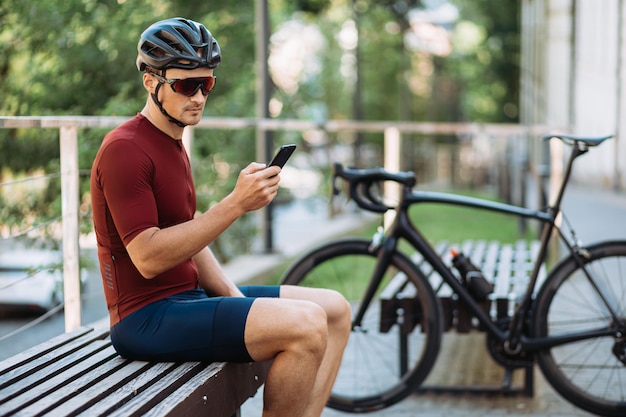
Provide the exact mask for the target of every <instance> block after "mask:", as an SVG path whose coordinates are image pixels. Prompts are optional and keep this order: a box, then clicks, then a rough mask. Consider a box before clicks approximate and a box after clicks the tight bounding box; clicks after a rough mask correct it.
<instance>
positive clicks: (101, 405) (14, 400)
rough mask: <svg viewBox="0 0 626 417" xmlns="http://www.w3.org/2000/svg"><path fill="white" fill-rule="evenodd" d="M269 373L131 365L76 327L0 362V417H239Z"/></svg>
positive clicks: (102, 330)
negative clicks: (45, 415)
mask: <svg viewBox="0 0 626 417" xmlns="http://www.w3.org/2000/svg"><path fill="white" fill-rule="evenodd" d="M269 365H270V363H269V362H262V363H243V364H237V363H223V362H221V363H202V362H182V363H175V362H142V361H131V360H127V359H123V358H122V357H120V356H119V355H118V354H117V353H116V352H115V350H114V349H113V347H112V346H111V341H110V338H109V329H108V326H103V325H95V326H93V327H81V328H79V329H77V330H75V331H72V332H69V333H66V334H63V335H60V336H58V337H56V338H54V339H51V340H49V341H47V342H44V343H42V344H40V345H38V346H35V347H33V348H31V349H29V350H27V351H25V352H23V353H20V354H17V355H15V356H13V357H11V358H8V359H6V360H4V361H2V362H0V415H3V416H4V415H13V414H18V415H20V416H33V415H43V414H49V415H54V416H78V415H81V416H89V417H92V416H102V415H107V416H124V417H127V416H196V415H203V416H215V417H230V416H239V415H240V411H239V408H240V406H241V404H243V402H245V401H246V400H247V399H248V398H250V397H252V396H254V395H255V393H256V392H257V390H258V388H259V387H260V386H261V385H262V384H263V383H264V382H265V377H266V375H267V371H268V369H269Z"/></svg>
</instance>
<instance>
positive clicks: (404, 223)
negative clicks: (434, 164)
mask: <svg viewBox="0 0 626 417" xmlns="http://www.w3.org/2000/svg"><path fill="white" fill-rule="evenodd" d="M587 151H588V148H587V145H585V144H584V143H582V142H574V147H573V150H572V153H571V155H570V157H569V160H568V163H567V165H566V170H565V175H564V178H563V182H562V183H561V186H560V188H559V191H558V193H557V196H556V198H555V201H554V203H553V205H552V206H550V207H548V208H547V210H546V211H540V210H531V209H528V208H524V207H520V206H515V205H511V204H505V203H498V202H493V201H489V200H483V199H479V198H472V197H466V196H460V195H455V194H448V193H441V192H423V191H413V190H412V188H411V187H409V186H403V189H402V198H401V201H400V203H399V205H398V207H397V208H396V216H395V219H394V221H393V222H392V224H391V225H390V226H389V229H388V230H387V231H386V232H385V234H384V240H383V242H382V245H380V247H379V248H378V250H379V253H378V262H377V266H376V268H375V271H374V275H373V279H372V280H371V282H370V285H369V287H368V289H367V290H366V294H365V297H364V302H363V303H362V305H361V311H358V312H357V314H356V315H355V319H354V323H353V327H354V328H359V326H360V322H361V320H362V318H363V314H364V310H365V309H366V308H367V305H368V304H369V303H370V302H371V301H372V299H373V297H374V294H375V292H376V289H377V288H378V286H379V285H380V281H381V280H382V274H383V271H384V270H385V269H386V266H387V264H388V262H389V259H390V257H391V255H392V254H393V253H394V251H395V250H396V249H397V245H398V242H399V240H400V239H405V240H406V241H407V242H408V243H409V244H410V245H412V246H413V247H414V248H415V249H416V250H417V251H419V252H420V253H421V254H422V255H423V256H424V259H425V260H426V262H428V263H429V264H430V265H431V266H432V267H433V269H434V270H435V271H436V272H437V273H439V275H440V276H441V277H442V279H443V280H444V281H445V282H446V283H447V284H448V285H449V286H450V287H451V288H452V289H453V290H454V292H455V293H456V294H458V296H459V298H460V299H461V300H462V301H464V302H465V303H466V305H467V306H468V308H469V309H470V310H471V312H472V313H473V314H474V315H475V317H476V318H477V319H478V320H479V322H480V323H481V324H482V325H483V326H484V327H485V329H486V330H487V331H488V332H489V333H490V334H491V335H493V337H495V339H496V340H498V341H499V342H500V343H502V344H503V346H504V349H505V351H506V352H507V353H509V354H512V355H515V354H518V353H519V352H521V351H536V350H541V349H546V348H550V347H553V346H557V345H561V344H565V343H570V342H572V341H576V340H582V339H587V338H593V337H598V336H601V335H611V334H614V331H611V329H609V328H607V329H601V330H595V331H588V332H581V333H579V334H575V335H566V336H565V335H564V336H550V337H546V338H536V339H532V338H528V337H525V336H524V335H523V334H522V332H523V328H524V323H525V322H526V319H527V317H528V313H529V311H530V310H531V309H532V302H533V293H534V290H535V287H536V285H537V279H538V276H539V272H540V269H541V265H542V264H543V262H544V261H545V259H546V256H547V251H548V245H549V244H550V242H551V239H552V235H553V232H554V231H555V230H556V231H557V232H558V234H559V237H560V240H561V241H562V242H564V243H565V245H566V247H567V248H568V250H569V252H570V253H571V254H572V256H573V257H574V258H575V259H576V261H577V262H578V263H579V265H580V267H581V269H582V270H583V271H585V274H586V275H587V279H588V280H589V281H590V283H591V284H592V286H593V287H594V288H595V289H596V291H597V292H598V295H599V296H600V297H601V298H602V300H603V302H604V303H605V305H606V306H607V308H608V310H609V312H610V313H611V315H612V316H613V317H614V318H617V313H616V312H615V311H614V310H613V309H612V308H611V306H610V304H609V303H608V302H607V300H606V298H605V297H604V295H603V294H602V291H601V290H600V289H599V288H598V287H597V285H596V284H595V282H594V280H593V279H592V277H591V275H590V274H589V272H588V271H587V269H586V268H585V266H584V262H583V261H582V260H581V256H583V255H582V252H583V251H582V250H581V249H580V248H579V247H578V246H577V245H576V244H572V243H570V242H569V240H568V239H567V238H566V237H565V236H564V234H563V232H562V231H561V228H560V227H559V226H558V225H557V224H556V219H557V218H558V216H559V214H560V211H561V202H562V199H563V195H564V192H565V189H566V186H567V183H568V181H569V178H570V175H571V172H572V166H573V162H574V160H575V159H576V158H577V157H578V156H580V155H582V154H584V153H586V152H587ZM420 203H443V204H447V205H454V206H463V207H468V208H477V209H482V210H490V211H494V212H498V213H503V214H508V215H512V216H516V217H519V218H527V219H534V220H537V221H538V222H540V223H541V224H542V225H543V226H542V233H541V239H540V243H541V244H540V249H539V252H538V254H537V258H536V260H535V263H534V266H533V270H532V272H531V275H530V281H529V283H528V286H527V290H526V293H525V294H524V296H523V297H522V299H521V302H520V303H519V304H518V306H517V307H516V310H515V312H514V314H513V316H512V318H511V323H510V327H509V330H508V331H506V330H502V329H500V328H499V327H498V326H497V325H496V324H495V323H494V322H493V321H492V320H491V318H490V317H489V315H488V313H486V312H485V311H484V310H483V309H482V308H481V307H480V305H479V304H478V303H477V302H476V301H475V300H474V299H473V297H472V296H471V294H470V292H469V290H468V289H467V288H466V287H465V286H464V285H462V284H461V282H459V280H458V279H457V278H456V277H455V275H454V274H453V273H452V271H451V270H450V268H449V267H448V266H447V265H446V264H445V263H444V262H443V260H442V258H441V257H440V255H438V254H437V252H436V251H435V249H434V248H433V247H432V246H431V244H430V243H429V241H428V240H427V239H426V238H425V237H424V236H423V235H422V234H421V232H420V231H419V229H418V228H416V227H415V226H414V224H413V222H412V220H411V218H410V216H409V214H408V209H409V207H410V206H412V205H414V204H420Z"/></svg>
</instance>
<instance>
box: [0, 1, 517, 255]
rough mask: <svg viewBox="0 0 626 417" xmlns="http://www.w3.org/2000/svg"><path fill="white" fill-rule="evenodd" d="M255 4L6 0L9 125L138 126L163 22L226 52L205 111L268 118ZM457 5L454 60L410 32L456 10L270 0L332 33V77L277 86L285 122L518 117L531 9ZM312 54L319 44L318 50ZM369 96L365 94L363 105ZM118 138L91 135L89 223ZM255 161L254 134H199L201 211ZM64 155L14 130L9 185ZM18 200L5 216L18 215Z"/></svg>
mask: <svg viewBox="0 0 626 417" xmlns="http://www.w3.org/2000/svg"><path fill="white" fill-rule="evenodd" d="M255 1H256V0H246V1H243V0H229V1H214V2H207V1H204V0H144V1H132V0H37V1H23V0H3V1H2V2H0V88H1V89H2V92H3V93H2V95H0V115H9V116H29V115H30V116H39V115H72V114H74V115H113V116H129V117H130V116H133V115H134V114H136V113H137V112H138V111H140V110H141V108H142V107H143V105H144V103H145V100H146V93H145V91H144V90H143V88H142V86H141V75H140V74H139V73H138V71H137V69H136V67H135V58H136V45H137V40H138V38H139V34H140V33H141V32H142V31H143V30H144V29H145V28H146V27H147V26H148V25H149V24H151V23H153V22H154V21H156V20H159V19H164V18H168V17H172V16H184V17H188V18H192V19H194V20H198V21H201V22H203V23H204V24H205V25H206V26H207V27H208V28H209V30H210V31H211V32H212V33H213V34H214V35H215V36H216V38H217V40H218V42H219V43H220V46H221V48H222V52H223V61H222V64H221V65H220V67H219V68H218V69H217V71H216V75H217V77H218V79H217V86H216V88H215V90H214V91H213V92H212V93H211V95H210V97H209V101H208V103H207V106H206V112H205V115H206V116H215V117H219V116H228V117H255V115H256V108H255V102H256V72H257V71H256V63H255V59H256V54H255V45H256V41H255V36H256V30H255V27H256V21H255V19H256V16H255ZM450 1H451V2H452V3H453V4H455V5H456V6H457V7H458V9H459V10H460V18H459V19H458V20H457V21H456V22H454V23H453V24H450V25H448V26H447V27H446V29H447V30H449V33H450V39H451V42H452V53H451V54H450V55H448V56H435V55H433V54H431V53H430V52H428V51H424V50H415V49H411V48H410V47H409V46H408V45H407V43H406V38H405V36H404V35H405V34H406V32H407V31H408V30H409V29H410V22H409V10H410V9H411V8H415V7H417V8H419V7H422V6H423V4H425V3H429V4H441V3H442V2H437V1H435V0H431V1H428V2H425V1H420V0H410V1H401V0H381V1H377V2H367V1H364V0H333V1H330V0H298V1H296V2H290V1H286V0H271V1H269V10H270V21H271V22H270V23H271V31H272V33H273V34H274V33H276V32H277V31H278V30H279V29H280V28H281V27H282V26H283V24H284V23H286V22H292V21H299V22H301V24H302V25H304V26H303V27H306V25H308V26H310V27H314V28H316V29H317V30H318V32H319V33H320V34H321V36H322V37H323V44H322V45H321V47H320V48H319V50H318V49H316V50H317V51H318V52H317V56H316V59H317V61H316V65H317V64H319V65H318V66H319V68H318V69H317V70H315V71H309V72H306V75H303V76H301V78H300V79H299V81H298V82H299V83H298V86H297V89H296V91H285V90H281V89H280V88H279V87H278V86H277V85H274V86H273V87H274V88H273V90H272V98H273V99H274V100H275V101H276V102H277V103H280V105H281V111H280V112H279V114H278V115H277V116H276V117H280V118H301V119H312V120H318V121H323V120H326V119H351V118H355V117H359V118H362V119H367V120H428V121H461V120H469V121H479V122H514V121H516V120H517V107H516V106H517V97H518V87H517V82H518V81H517V80H518V73H519V66H518V60H519V5H518V2H517V1H515V0H503V1H501V2H499V3H498V7H493V4H492V3H493V2H490V1H488V0H450ZM350 22H355V24H356V27H358V33H359V39H358V50H353V49H350V48H349V47H346V45H344V44H342V42H341V40H340V37H341V35H342V34H343V33H344V29H345V28H346V27H349V24H350ZM275 42H277V41H276V40H275V39H272V44H274V43H275ZM301 49H302V50H304V51H309V50H312V49H313V48H312V45H310V44H305V45H304V46H302V47H301ZM356 57H358V58H359V61H358V65H357V64H356V62H354V59H355V58H356ZM291 64H292V63H288V66H291ZM293 65H295V63H294V64H293ZM305 69H306V70H311V68H305ZM356 74H358V75H359V78H358V83H357V79H356ZM274 82H276V80H274ZM357 88H358V90H357ZM357 93H358V94H357ZM355 97H357V98H360V99H359V100H357V101H358V102H355ZM105 133H106V130H104V129H85V130H81V131H80V134H79V142H80V168H81V170H83V171H84V172H85V175H84V176H83V177H82V178H81V190H82V192H83V197H82V200H81V201H83V204H82V206H81V207H82V208H81V212H82V213H84V214H85V215H88V213H89V208H88V206H89V205H88V194H87V192H88V188H89V187H88V174H87V173H88V172H89V169H90V167H91V163H92V160H93V157H94V155H95V153H96V151H97V149H98V146H99V144H100V142H101V140H102V137H103V136H104V134H105ZM363 139H365V141H366V142H368V143H369V144H374V145H376V144H377V143H380V142H381V140H382V135H380V134H368V135H363ZM331 140H333V141H334V140H337V141H345V142H350V141H352V140H353V138H352V137H351V135H349V134H348V135H338V136H337V137H331ZM274 141H275V142H276V143H279V142H287V141H289V142H292V141H293V142H298V143H301V144H302V145H303V146H301V149H302V150H303V151H304V149H306V147H307V143H305V142H304V141H302V139H301V135H300V133H299V132H277V133H276V134H275V136H274ZM255 158H256V154H255V132H254V131H253V130H252V129H247V130H240V131H229V130H216V131H209V130H200V129H197V130H196V138H195V141H194V149H193V166H194V175H195V178H196V185H197V186H198V209H199V210H206V209H207V208H208V207H210V205H211V204H214V203H215V202H217V201H219V200H220V199H221V198H222V197H223V196H224V195H226V194H227V193H228V192H229V191H230V190H231V189H232V187H233V186H234V183H235V180H236V176H237V174H238V172H239V171H240V170H241V169H242V168H243V167H244V166H245V165H247V164H248V163H249V162H250V161H252V160H254V159H255ZM58 159H59V155H58V132H56V131H55V130H52V129H50V130H48V129H20V130H10V129H2V130H0V182H1V180H2V176H3V174H4V175H6V174H7V173H10V174H11V175H21V174H27V173H32V172H35V171H36V172H43V173H44V174H49V173H52V172H54V171H51V169H56V168H55V167H58ZM52 191H54V190H53V189H51V190H50V192H47V193H45V194H44V196H43V198H44V199H45V201H44V203H42V204H43V205H42V206H41V207H42V209H43V208H44V207H51V208H55V207H56V208H58V207H59V206H60V204H59V198H60V196H59V195H58V194H57V195H54V193H53V192H52ZM0 196H2V193H0ZM5 203H6V204H8V203H7V202H6V201H2V209H3V210H5V211H6V210H8V206H7V205H6V204H5ZM28 207H29V206H27V205H24V204H22V206H20V207H18V208H16V211H15V212H12V214H10V213H5V214H7V216H9V217H5V216H4V215H3V216H2V217H0V218H1V219H2V221H3V222H6V221H7V219H8V218H14V219H17V218H18V217H19V216H27V215H28V210H34V209H35V208H34V207H30V208H28ZM44 211H48V210H47V208H46V209H45V210H44ZM11 216H12V217H11ZM30 217H31V218H32V217H33V216H30ZM239 223H241V225H242V226H241V227H242V230H243V231H238V230H233V232H232V233H233V234H234V235H236V236H238V237H237V239H240V240H241V241H242V242H241V243H239V244H236V245H234V246H235V247H237V245H239V247H242V245H245V244H248V243H249V239H247V241H246V237H247V236H249V235H250V234H251V233H253V232H254V230H253V229H254V228H253V226H252V224H253V223H254V222H252V221H248V220H244V221H242V222H238V224H239ZM222 246H223V247H224V249H223V253H224V256H225V257H226V256H229V255H228V254H229V253H230V252H232V250H231V249H229V248H227V246H228V245H226V244H223V245H222Z"/></svg>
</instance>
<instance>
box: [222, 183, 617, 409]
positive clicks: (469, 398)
mask: <svg viewBox="0 0 626 417" xmlns="http://www.w3.org/2000/svg"><path fill="white" fill-rule="evenodd" d="M319 208H320V207H317V209H313V210H311V211H310V212H309V213H308V214H309V217H308V218H309V220H307V221H304V222H303V221H302V220H301V219H302V216H293V219H299V220H293V223H292V220H290V217H289V216H285V217H284V218H283V217H281V218H279V220H278V221H277V225H276V246H277V248H278V251H279V253H280V254H276V255H260V256H250V257H246V258H241V259H239V260H237V261H236V262H234V263H232V264H231V265H227V266H226V268H227V272H229V273H230V274H231V275H232V276H236V277H237V279H238V280H239V281H245V280H246V279H247V278H249V276H247V274H248V273H249V272H250V271H254V272H255V273H258V272H260V271H262V270H263V269H264V268H268V269H270V268H275V267H276V265H277V263H279V262H285V261H286V260H287V259H289V258H292V257H293V256H295V255H296V254H297V253H300V252H302V251H304V250H305V249H306V248H308V247H310V246H312V245H315V244H317V243H320V242H323V241H326V240H328V239H331V238H332V237H334V236H336V235H337V234H344V233H348V232H349V231H350V230H351V229H352V228H354V227H357V226H358V224H359V223H360V222H361V221H362V220H363V218H362V217H360V216H361V215H360V214H349V215H344V216H340V217H338V218H336V219H334V220H328V219H327V218H326V217H327V216H326V215H325V213H326V212H325V211H322V212H320V211H319ZM563 210H564V213H565V219H566V221H568V222H570V223H571V224H572V225H573V226H574V228H575V230H576V232H577V237H578V238H579V239H580V240H581V241H582V242H583V243H592V242H595V241H598V240H607V239H626V193H623V192H622V193H617V192H612V191H609V190H606V189H598V188H586V187H581V186H571V187H570V189H569V190H568V192H567V193H566V196H565V199H564V204H563ZM305 214H306V213H305ZM455 337H457V338H458V337H460V338H468V339H467V340H454V341H450V340H448V339H450V338H455ZM444 338H445V339H444V342H443V347H442V352H441V353H440V355H439V358H438V361H437V364H436V365H435V369H434V370H433V373H435V372H439V373H448V374H458V373H466V372H465V371H467V369H455V368H454V364H459V363H460V364H462V365H461V366H462V367H464V368H467V366H468V364H469V363H472V359H471V357H470V358H467V359H464V356H463V355H473V354H476V351H477V350H482V351H484V353H483V355H484V356H488V354H487V353H486V351H485V350H484V343H485V342H484V335H482V334H480V333H472V334H470V335H455V334H447V335H446V336H444ZM473 339H475V340H473ZM487 360H491V359H490V358H487ZM492 368H493V369H494V372H495V377H494V375H487V376H485V372H476V375H475V377H473V376H471V375H470V377H469V378H467V377H466V379H465V381H466V383H467V384H468V385H489V386H494V382H495V387H497V386H498V385H497V384H498V383H499V381H501V379H499V378H500V376H501V375H500V374H498V372H501V368H499V367H498V366H497V365H495V364H494V365H493V366H492ZM521 372H522V371H516V376H515V377H516V378H517V380H519V378H520V373H521ZM479 374H482V375H479ZM487 374H488V373H487ZM534 375H535V385H534V386H535V395H534V396H533V397H532V398H529V397H524V396H520V395H517V396H506V395H501V394H467V393H461V394H459V393H456V394H453V393H450V394H437V393H424V394H415V395H412V396H410V397H409V398H407V399H405V400H404V401H402V402H400V403H399V404H396V405H395V406H392V407H389V408H387V409H384V410H380V411H376V412H372V413H368V414H367V415H368V416H372V417H408V416H433V417H434V416H446V417H461V416H464V417H485V416H546V417H566V416H567V417H574V416H590V415H591V414H589V413H586V412H583V411H582V410H579V409H577V408H576V407H574V406H572V405H570V404H569V403H567V402H566V401H565V400H563V399H562V398H561V397H560V396H559V395H558V394H557V393H556V392H555V391H554V390H553V389H552V387H551V386H550V385H549V384H548V383H547V382H546V381H545V380H544V379H543V377H542V375H541V373H540V371H539V369H538V368H537V367H535V372H534ZM481 377H482V378H483V380H481V379H480V378H481ZM261 410H262V394H261V393H259V394H257V395H256V396H255V397H254V398H252V399H250V400H249V401H248V402H246V404H244V406H243V408H242V415H243V416H244V417H252V416H260V415H261ZM347 415H349V414H347V413H342V412H338V411H335V410H331V409H326V410H325V412H324V414H323V417H342V416H344V417H345V416H347Z"/></svg>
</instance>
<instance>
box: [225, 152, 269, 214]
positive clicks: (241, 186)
mask: <svg viewBox="0 0 626 417" xmlns="http://www.w3.org/2000/svg"><path fill="white" fill-rule="evenodd" d="M280 171H281V170H280V168H279V167H277V166H273V167H267V166H266V165H265V164H259V163H256V162H252V163H251V164H250V165H248V166H247V167H245V168H244V169H242V170H241V172H240V173H239V177H238V178H237V184H236V185H235V189H234V190H233V191H232V193H231V197H232V198H233V199H234V201H235V202H236V203H237V204H238V205H239V207H240V209H241V210H243V211H245V212H248V211H254V210H258V209H260V208H263V207H265V206H267V205H268V204H269V203H271V202H272V200H274V198H275V197H276V194H277V193H278V183H279V182H280V176H279V175H278V174H279V173H280Z"/></svg>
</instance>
